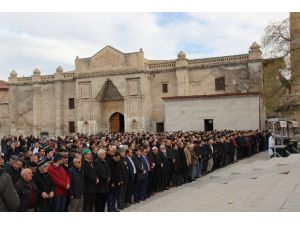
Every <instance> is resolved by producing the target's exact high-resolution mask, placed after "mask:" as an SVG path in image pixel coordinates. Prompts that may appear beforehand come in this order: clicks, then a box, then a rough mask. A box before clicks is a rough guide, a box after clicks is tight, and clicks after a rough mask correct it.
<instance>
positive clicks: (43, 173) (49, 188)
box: [33, 160, 54, 212]
mask: <svg viewBox="0 0 300 225" xmlns="http://www.w3.org/2000/svg"><path fill="white" fill-rule="evenodd" d="M48 166H49V162H48V161H47V160H41V161H40V162H39V163H38V166H37V172H36V173H34V174H33V180H34V182H35V184H36V186H37V207H38V211H39V212H50V207H51V204H52V200H53V197H54V184H53V182H52V180H51V178H50V176H49V174H48Z"/></svg>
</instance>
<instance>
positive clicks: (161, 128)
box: [156, 122, 165, 132]
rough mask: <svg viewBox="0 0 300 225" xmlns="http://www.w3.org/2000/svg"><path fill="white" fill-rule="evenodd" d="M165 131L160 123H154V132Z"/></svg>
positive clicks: (163, 125)
mask: <svg viewBox="0 0 300 225" xmlns="http://www.w3.org/2000/svg"><path fill="white" fill-rule="evenodd" d="M164 131H165V124H164V123H163V122H162V123H156V132H164Z"/></svg>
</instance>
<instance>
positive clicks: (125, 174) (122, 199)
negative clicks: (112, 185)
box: [117, 146, 130, 209]
mask: <svg viewBox="0 0 300 225" xmlns="http://www.w3.org/2000/svg"><path fill="white" fill-rule="evenodd" d="M120 147H121V149H120V155H121V159H120V166H121V185H120V193H119V198H118V200H117V202H118V208H119V209H124V208H126V207H128V206H129V204H128V203H126V190H127V185H128V182H129V173H130V171H129V166H128V164H127V161H126V160H125V158H126V152H125V149H124V148H123V146H120Z"/></svg>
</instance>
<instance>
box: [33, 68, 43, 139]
mask: <svg viewBox="0 0 300 225" xmlns="http://www.w3.org/2000/svg"><path fill="white" fill-rule="evenodd" d="M31 79H32V115H33V120H32V121H33V124H32V125H33V126H32V134H33V135H34V136H35V137H36V136H40V133H41V118H40V116H41V115H40V114H41V109H40V105H41V104H40V101H41V84H40V82H41V72H40V71H39V70H38V69H35V70H34V71H33V75H32V76H31Z"/></svg>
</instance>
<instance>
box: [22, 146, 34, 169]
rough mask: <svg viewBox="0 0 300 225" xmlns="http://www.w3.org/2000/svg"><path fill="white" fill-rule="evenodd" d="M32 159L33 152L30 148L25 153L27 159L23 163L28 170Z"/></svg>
mask: <svg viewBox="0 0 300 225" xmlns="http://www.w3.org/2000/svg"><path fill="white" fill-rule="evenodd" d="M31 157H32V151H31V149H30V148H28V149H27V150H26V152H25V158H24V161H23V166H24V167H25V168H28V167H29V164H30V161H31V160H30V159H31Z"/></svg>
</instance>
